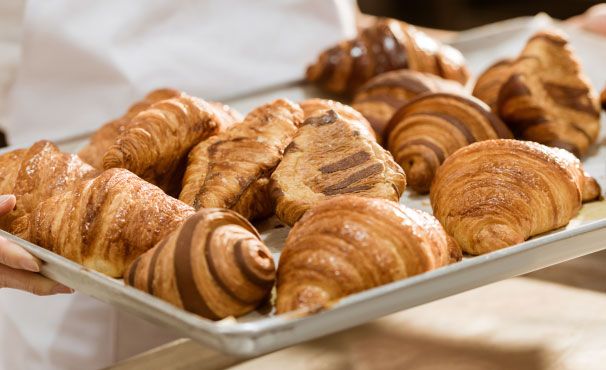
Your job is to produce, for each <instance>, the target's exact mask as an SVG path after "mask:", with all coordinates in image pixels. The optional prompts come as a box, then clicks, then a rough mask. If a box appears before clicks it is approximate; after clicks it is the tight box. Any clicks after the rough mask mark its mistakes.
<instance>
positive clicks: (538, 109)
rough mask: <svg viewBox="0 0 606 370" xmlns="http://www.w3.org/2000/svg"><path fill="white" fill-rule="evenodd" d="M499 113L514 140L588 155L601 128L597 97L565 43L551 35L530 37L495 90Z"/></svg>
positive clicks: (561, 38) (550, 33)
mask: <svg viewBox="0 0 606 370" xmlns="http://www.w3.org/2000/svg"><path fill="white" fill-rule="evenodd" d="M497 106H498V112H499V115H500V117H501V118H502V119H503V121H505V123H507V124H508V125H509V127H510V128H511V129H512V131H513V132H514V134H515V135H516V137H519V138H522V139H524V140H531V141H536V142H539V143H542V144H545V145H549V146H555V147H559V148H563V149H566V150H568V151H570V152H571V153H573V154H575V155H576V156H583V155H585V154H586V153H587V149H588V148H589V146H590V145H591V144H592V143H594V142H595V141H596V139H597V137H598V133H599V130H600V120H599V118H600V113H599V111H600V109H599V103H598V99H597V97H596V96H595V93H594V91H593V89H592V87H591V85H590V84H589V81H588V80H587V78H586V77H585V76H584V75H583V73H582V71H581V68H580V66H579V63H578V61H577V59H576V58H575V57H574V55H573V53H572V50H571V49H570V47H569V45H568V41H567V40H566V39H565V38H564V37H562V36H561V35H558V34H556V33H552V32H541V33H539V34H537V35H535V36H533V37H532V38H531V39H530V40H529V41H528V43H527V44H526V47H525V48H524V50H523V51H522V53H521V54H520V57H519V58H518V59H517V60H516V61H515V63H513V64H512V66H511V75H510V76H509V78H508V79H507V81H506V82H505V83H504V84H503V86H502V87H501V89H500V91H499V96H498V101H497Z"/></svg>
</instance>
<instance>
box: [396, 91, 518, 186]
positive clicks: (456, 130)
mask: <svg viewBox="0 0 606 370" xmlns="http://www.w3.org/2000/svg"><path fill="white" fill-rule="evenodd" d="M498 138H507V139H510V138H512V135H511V132H510V131H509V129H508V128H507V126H505V124H504V123H503V122H501V120H500V119H499V118H498V117H497V116H496V115H494V114H492V112H491V111H490V109H489V108H488V106H486V104H484V103H482V102H481V101H479V100H478V99H475V98H473V97H471V96H467V97H464V96H462V95H457V94H449V93H427V94H423V95H420V96H418V97H416V98H414V99H413V100H411V101H409V102H408V103H407V104H405V105H404V106H403V107H401V108H400V109H399V110H398V111H397V112H396V113H395V115H394V116H393V118H392V119H391V121H390V122H389V125H388V127H386V129H385V140H384V141H385V143H386V144H387V145H386V146H387V148H388V149H389V151H390V152H391V154H392V155H393V156H394V159H395V160H396V162H397V163H398V164H399V165H400V166H402V168H403V169H404V172H405V173H406V180H407V183H408V185H409V186H410V187H411V188H413V189H414V190H415V191H417V192H419V193H426V192H428V191H429V186H430V185H431V180H432V179H433V176H434V174H435V172H436V170H437V168H438V167H439V166H440V165H441V164H442V162H444V159H446V158H447V157H448V156H449V155H451V154H452V153H454V152H455V151H456V150H457V149H459V148H461V147H464V146H465V145H469V144H471V143H473V142H476V141H480V140H488V139H498Z"/></svg>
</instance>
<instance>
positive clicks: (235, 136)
mask: <svg viewBox="0 0 606 370" xmlns="http://www.w3.org/2000/svg"><path fill="white" fill-rule="evenodd" d="M302 121H303V111H302V110H301V108H300V107H299V106H298V105H296V104H294V103H292V102H290V101H288V100H285V99H278V100H276V101H274V102H272V103H269V104H265V105H262V106H260V107H258V108H256V109H254V110H253V111H252V112H250V113H249V114H248V115H247V116H246V118H245V119H244V121H243V122H241V123H239V124H236V125H234V126H232V127H231V128H230V129H229V130H227V131H225V132H223V133H220V134H218V135H216V136H213V137H211V138H209V139H207V140H205V141H203V142H201V143H200V144H198V145H197V146H196V147H195V148H194V149H193V150H192V151H191V152H190V153H189V159H188V163H187V170H186V171H185V176H184V178H183V190H182V191H181V195H180V196H179V199H181V200H182V201H184V202H185V203H187V204H189V205H191V206H193V207H194V208H195V209H199V208H230V209H233V210H235V211H236V212H238V213H239V214H241V215H242V216H244V217H245V218H247V219H254V218H262V217H266V216H269V215H271V213H272V212H273V207H272V202H271V199H269V193H268V189H267V186H268V184H269V176H270V175H271V172H272V171H273V170H274V168H276V166H277V165H278V163H279V162H280V159H282V153H283V152H284V149H285V148H286V146H287V145H288V144H290V142H291V140H292V138H293V136H294V135H295V132H297V127H298V126H299V125H300V124H301V122H302Z"/></svg>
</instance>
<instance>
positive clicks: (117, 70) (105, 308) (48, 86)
mask: <svg viewBox="0 0 606 370" xmlns="http://www.w3.org/2000/svg"><path fill="white" fill-rule="evenodd" d="M352 4H353V2H352V1H350V0H343V1H339V0H333V1H326V0H274V1H269V0H266V1H262V0H256V1H248V0H228V1H223V0H212V1H188V0H179V1H175V0H157V1H150V0H129V1H121V0H115V1H102V2H101V1H99V2H93V1H86V2H83V1H76V0H63V1H60V0H55V1H48V0H33V1H29V2H27V5H26V9H25V18H24V33H23V41H22V45H23V48H22V50H23V53H22V58H21V63H20V65H19V68H18V72H17V78H16V81H15V83H14V85H13V86H12V89H11V90H10V96H9V100H8V110H7V112H6V113H7V117H8V120H7V123H6V128H7V130H8V132H7V134H8V137H9V142H10V143H11V144H12V145H19V146H26V145H30V144H31V143H32V142H34V141H35V140H38V139H54V140H56V139H61V138H65V137H68V136H73V135H76V134H79V133H84V132H90V131H92V130H94V129H96V128H97V127H98V126H99V125H100V124H102V123H104V122H105V121H107V120H109V119H111V118H113V117H116V116H118V115H120V114H121V113H123V112H124V111H125V109H126V108H127V107H128V105H129V104H130V103H131V102H133V101H134V100H135V99H137V98H141V97H142V96H143V95H144V94H145V93H146V92H148V91H149V90H151V89H154V88H157V87H175V88H179V89H182V90H184V91H186V92H188V93H190V94H193V95H197V96H200V97H203V98H208V99H220V98H222V97H229V96H233V95H239V94H242V93H246V92H247V91H254V90H256V89H260V88H264V87H268V86H271V85H279V84H283V83H288V82H291V81H295V80H299V79H301V78H302V76H303V73H304V69H305V65H306V64H307V63H309V62H311V61H312V60H313V59H314V58H315V56H316V55H317V53H318V52H319V51H320V50H321V49H323V48H324V47H326V46H329V45H330V44H332V43H334V42H336V41H337V40H339V39H341V38H343V37H346V36H351V35H352V34H353V32H354V31H355V22H354V11H353V6H352ZM2 99H3V97H2V96H0V100H2ZM0 113H1V112H0ZM243 113H246V112H243ZM0 330H1V331H2V333H1V339H0V340H1V345H0V369H2V370H4V369H6V370H12V369H86V368H93V369H94V368H99V367H104V366H108V365H110V364H112V363H114V362H116V361H118V360H120V359H124V358H126V357H130V356H132V355H134V354H137V353H140V352H141V351H143V350H146V349H149V348H152V347H154V346H157V345H160V344H162V343H164V342H166V341H168V340H170V339H175V338H176V336H175V335H174V334H173V333H170V332H169V331H167V330H164V329H161V328H159V327H156V326H154V325H151V324H148V323H146V322H144V321H142V320H139V319H136V318H134V317H132V316H130V315H128V314H126V313H124V312H121V311H118V310H117V309H114V308H113V307H111V306H109V305H106V304H103V303H100V302H98V301H96V300H94V299H91V298H88V297H85V296H83V295H79V294H75V295H72V296H55V297H35V296H32V295H29V294H25V293H21V292H15V291H10V290H0Z"/></svg>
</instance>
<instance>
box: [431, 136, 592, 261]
mask: <svg viewBox="0 0 606 370" xmlns="http://www.w3.org/2000/svg"><path fill="white" fill-rule="evenodd" d="M599 196H600V187H599V185H598V184H597V182H596V181H595V180H594V179H593V178H591V177H590V176H589V175H587V174H586V173H585V171H584V170H583V167H582V165H581V163H580V162H579V160H578V159H577V158H575V157H574V156H573V155H572V154H570V153H569V152H567V151H565V150H562V149H557V148H549V147H547V146H544V145H541V144H538V143H533V142H529V141H517V140H487V141H481V142H478V143H474V144H472V145H469V146H466V147H464V148H462V149H459V150H458V151H457V152H456V153H454V154H453V155H451V156H450V157H448V158H447V159H446V161H444V164H443V165H442V166H441V167H440V168H439V169H438V171H437V172H436V175H435V178H434V180H433V184H432V186H431V192H430V199H431V206H432V208H433V213H434V215H435V216H436V218H437V219H438V220H440V222H441V223H442V225H443V226H444V228H445V229H446V231H447V232H448V233H449V234H450V235H452V236H453V237H454V238H455V239H456V241H457V242H458V243H459V245H460V246H461V248H462V249H463V251H465V252H467V253H469V254H483V253H487V252H491V251H494V250H497V249H500V248H504V247H507V246H510V245H514V244H517V243H521V242H523V241H524V240H526V239H528V238H529V237H531V236H534V235H537V234H541V233H544V232H547V231H550V230H554V229H557V228H558V227H562V226H564V225H566V224H567V223H568V221H570V219H571V218H572V217H574V216H575V215H576V214H577V212H578V211H579V209H580V208H581V203H582V202H583V201H590V200H593V199H596V198H598V197H599Z"/></svg>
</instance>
